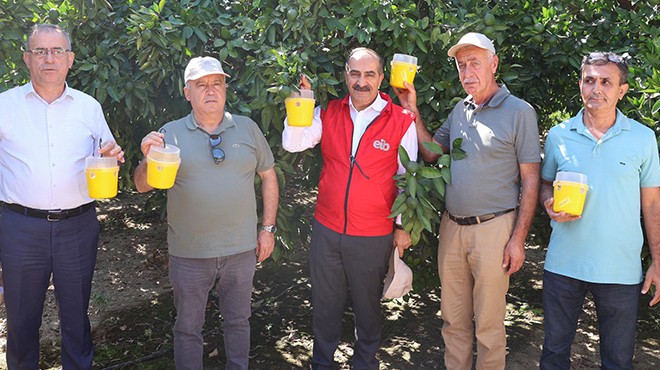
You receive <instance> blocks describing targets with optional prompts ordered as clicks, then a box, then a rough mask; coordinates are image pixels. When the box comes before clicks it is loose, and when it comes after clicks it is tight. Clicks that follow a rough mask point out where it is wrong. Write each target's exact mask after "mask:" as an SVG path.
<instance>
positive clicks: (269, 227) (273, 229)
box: [261, 225, 277, 234]
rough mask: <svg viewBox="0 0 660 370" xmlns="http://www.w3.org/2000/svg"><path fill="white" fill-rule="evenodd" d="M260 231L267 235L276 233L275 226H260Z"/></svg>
mask: <svg viewBox="0 0 660 370" xmlns="http://www.w3.org/2000/svg"><path fill="white" fill-rule="evenodd" d="M261 230H264V231H268V232H269V233H273V234H275V232H277V226H275V225H263V226H261Z"/></svg>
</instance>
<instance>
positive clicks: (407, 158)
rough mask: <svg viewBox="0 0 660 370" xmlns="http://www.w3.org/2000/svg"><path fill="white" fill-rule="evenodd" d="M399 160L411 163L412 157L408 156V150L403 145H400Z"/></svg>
mask: <svg viewBox="0 0 660 370" xmlns="http://www.w3.org/2000/svg"><path fill="white" fill-rule="evenodd" d="M399 158H400V159H401V163H408V162H410V156H408V152H407V151H406V148H404V147H403V145H399Z"/></svg>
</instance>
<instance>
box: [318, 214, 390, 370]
mask: <svg viewBox="0 0 660 370" xmlns="http://www.w3.org/2000/svg"><path fill="white" fill-rule="evenodd" d="M392 238H393V237H392V234H390V235H386V236H377V237H356V236H348V235H342V234H339V233H337V232H334V231H332V230H330V229H328V228H327V227H325V226H323V225H321V224H320V223H319V222H318V221H316V220H314V222H313V230H312V242H311V252H310V267H311V277H312V306H313V319H312V328H313V331H314V350H313V356H312V368H313V369H315V370H325V369H338V368H339V366H338V365H337V363H335V361H334V353H335V350H336V349H337V346H338V345H339V340H340V337H341V331H342V316H343V313H344V306H345V304H346V299H347V289H350V294H351V300H352V301H353V310H354V312H355V336H356V338H355V346H354V355H353V369H356V370H362V369H370V370H371V369H376V370H377V369H378V366H379V362H378V360H377V359H376V352H378V350H379V348H380V339H381V331H382V328H381V325H382V311H381V305H380V299H381V296H382V293H383V279H384V278H385V274H386V273H387V267H388V262H389V257H390V254H391V253H392V249H393V244H392V242H393V239H392Z"/></svg>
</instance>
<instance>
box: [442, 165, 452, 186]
mask: <svg viewBox="0 0 660 370" xmlns="http://www.w3.org/2000/svg"><path fill="white" fill-rule="evenodd" d="M440 172H442V179H443V180H445V182H446V183H447V184H451V170H450V169H449V167H442V168H441V169H440Z"/></svg>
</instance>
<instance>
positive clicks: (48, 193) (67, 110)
mask: <svg viewBox="0 0 660 370" xmlns="http://www.w3.org/2000/svg"><path fill="white" fill-rule="evenodd" d="M100 141H102V142H103V143H107V142H110V141H114V138H113V136H112V133H111V132H110V129H109V128H108V124H107V123H106V121H105V117H104V116H103V111H102V109H101V105H100V104H99V103H98V102H97V101H96V100H95V99H94V98H92V97H91V96H89V95H87V94H85V93H83V92H81V91H78V90H75V89H72V88H69V87H68V86H65V89H64V93H63V94H62V96H60V97H59V98H58V99H57V100H55V101H54V102H52V103H50V104H48V103H47V102H46V101H44V100H43V99H42V98H41V97H40V96H39V95H38V94H37V93H36V92H35V91H34V88H33V86H32V84H31V83H28V84H26V85H23V86H19V87H15V88H13V89H10V90H8V91H5V92H3V93H2V94H0V200H2V201H4V202H6V203H17V204H20V205H23V206H25V207H30V208H36V209H42V210H54V209H70V208H76V207H78V206H80V205H82V204H85V203H89V202H91V201H92V199H91V198H90V197H89V196H88V193H87V185H86V179H85V158H86V157H90V156H98V153H97V150H98V148H99V144H100Z"/></svg>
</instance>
